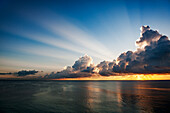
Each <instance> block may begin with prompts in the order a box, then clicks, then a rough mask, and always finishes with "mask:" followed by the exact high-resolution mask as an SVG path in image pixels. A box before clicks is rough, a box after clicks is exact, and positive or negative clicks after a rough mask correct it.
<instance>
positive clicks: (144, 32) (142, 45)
mask: <svg viewBox="0 0 170 113" xmlns="http://www.w3.org/2000/svg"><path fill="white" fill-rule="evenodd" d="M136 44H137V45H139V47H138V49H137V50H136V51H135V52H132V51H128V52H125V53H122V54H121V55H120V56H119V57H118V58H117V60H118V61H119V63H118V65H116V66H114V68H113V71H115V72H124V73H130V72H132V73H170V40H169V39H168V37H167V36H163V35H162V34H159V33H158V31H156V30H155V31H154V30H151V29H150V27H149V26H142V27H141V37H140V38H139V40H137V41H136Z"/></svg>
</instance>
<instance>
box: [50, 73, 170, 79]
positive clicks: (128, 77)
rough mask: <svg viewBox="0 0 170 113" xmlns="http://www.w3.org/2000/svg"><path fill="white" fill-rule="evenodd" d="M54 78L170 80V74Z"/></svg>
mask: <svg viewBox="0 0 170 113" xmlns="http://www.w3.org/2000/svg"><path fill="white" fill-rule="evenodd" d="M52 80H170V74H166V73H165V74H133V75H121V76H100V75H93V76H91V77H81V78H61V79H52Z"/></svg>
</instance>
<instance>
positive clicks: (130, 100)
mask: <svg viewBox="0 0 170 113" xmlns="http://www.w3.org/2000/svg"><path fill="white" fill-rule="evenodd" d="M53 112H54V113H170V81H52V80H51V81H29V80H28V81H12V80H11V81H10V80H9V81H7V80H6V81H2V80H1V81H0V113H53Z"/></svg>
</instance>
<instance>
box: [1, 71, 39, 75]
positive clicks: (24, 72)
mask: <svg viewBox="0 0 170 113" xmlns="http://www.w3.org/2000/svg"><path fill="white" fill-rule="evenodd" d="M38 72H39V71H36V70H28V71H27V70H21V71H18V72H14V73H11V72H9V73H0V75H15V76H27V75H35V74H36V73H38Z"/></svg>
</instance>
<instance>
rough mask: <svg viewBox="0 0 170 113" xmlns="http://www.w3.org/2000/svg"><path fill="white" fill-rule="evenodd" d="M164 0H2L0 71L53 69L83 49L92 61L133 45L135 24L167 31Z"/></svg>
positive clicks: (136, 35) (168, 17)
mask: <svg viewBox="0 0 170 113" xmlns="http://www.w3.org/2000/svg"><path fill="white" fill-rule="evenodd" d="M169 6H170V1H168V0H57V1H54V0H51V1H45V0H40V1H38V0H36V1H35V0H34V1H31V0H28V1H27V0H26V1H22V0H4V1H3V0H2V1H0V40H1V41H0V72H9V71H18V70H21V69H36V70H43V71H46V72H48V71H58V70H61V69H62V68H63V67H64V66H67V65H72V64H73V63H74V61H75V60H77V59H78V58H79V57H80V56H83V55H84V54H88V55H89V56H91V57H92V58H93V60H94V63H95V64H97V63H99V62H101V61H103V60H113V59H116V58H117V57H118V56H119V55H120V54H121V53H122V52H125V51H127V50H133V51H134V50H136V46H135V41H136V40H137V39H138V38H139V37H140V27H141V26H142V25H149V26H150V27H151V28H153V29H157V30H158V31H159V32H160V33H162V34H165V35H167V36H170V32H169V29H170V27H169V26H170V23H169V20H170V7H169Z"/></svg>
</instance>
